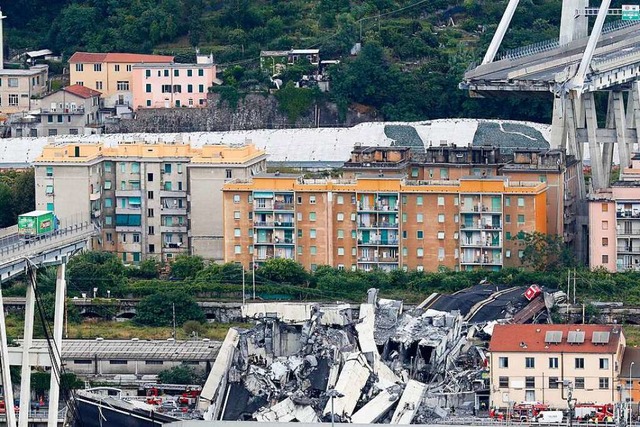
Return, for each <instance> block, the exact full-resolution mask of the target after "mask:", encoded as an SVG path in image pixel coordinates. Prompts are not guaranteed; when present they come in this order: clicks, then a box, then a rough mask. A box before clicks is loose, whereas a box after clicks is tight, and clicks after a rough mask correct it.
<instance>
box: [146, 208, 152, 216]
mask: <svg viewBox="0 0 640 427" xmlns="http://www.w3.org/2000/svg"><path fill="white" fill-rule="evenodd" d="M147 216H148V217H149V218H153V208H149V209H147Z"/></svg>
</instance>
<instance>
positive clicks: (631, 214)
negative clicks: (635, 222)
mask: <svg viewBox="0 0 640 427" xmlns="http://www.w3.org/2000/svg"><path fill="white" fill-rule="evenodd" d="M616 217H617V218H624V219H640V212H638V211H637V210H633V211H628V210H623V211H616Z"/></svg>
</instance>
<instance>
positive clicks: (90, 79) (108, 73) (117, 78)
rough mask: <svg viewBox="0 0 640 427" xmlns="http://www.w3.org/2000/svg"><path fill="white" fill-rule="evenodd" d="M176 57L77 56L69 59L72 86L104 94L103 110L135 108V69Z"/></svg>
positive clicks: (127, 54)
mask: <svg viewBox="0 0 640 427" xmlns="http://www.w3.org/2000/svg"><path fill="white" fill-rule="evenodd" d="M173 59H174V57H173V56H167V55H144V54H138V53H91V52H76V53H74V54H73V55H71V58H69V68H70V74H71V76H70V78H69V80H70V84H72V85H74V84H79V85H82V86H87V87H89V88H91V89H95V90H97V91H99V92H101V93H102V96H103V98H104V106H105V107H108V108H112V107H115V106H116V105H128V106H131V105H133V92H132V84H133V65H134V64H157V63H171V62H173Z"/></svg>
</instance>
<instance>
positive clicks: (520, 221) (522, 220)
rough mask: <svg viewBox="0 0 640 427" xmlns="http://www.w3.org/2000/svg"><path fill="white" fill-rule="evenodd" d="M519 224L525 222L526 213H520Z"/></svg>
mask: <svg viewBox="0 0 640 427" xmlns="http://www.w3.org/2000/svg"><path fill="white" fill-rule="evenodd" d="M518 224H524V215H523V214H518Z"/></svg>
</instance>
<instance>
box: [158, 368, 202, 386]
mask: <svg viewBox="0 0 640 427" xmlns="http://www.w3.org/2000/svg"><path fill="white" fill-rule="evenodd" d="M158 379H159V380H160V383H162V384H197V383H198V382H199V381H200V380H201V378H200V375H198V374H197V373H196V371H195V370H194V369H193V368H192V367H191V366H188V365H185V364H182V365H178V366H174V367H173V368H171V369H165V370H163V371H160V372H158Z"/></svg>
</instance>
